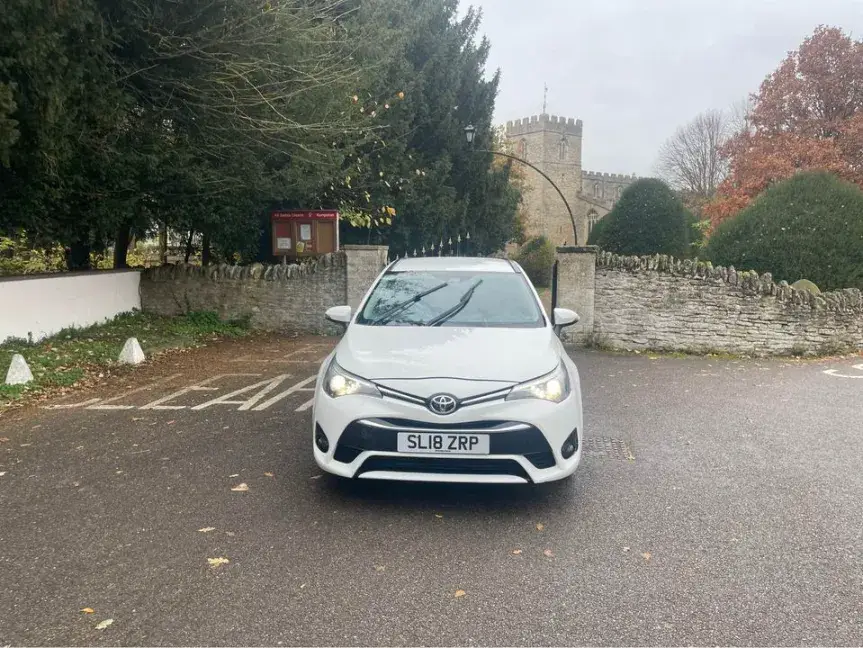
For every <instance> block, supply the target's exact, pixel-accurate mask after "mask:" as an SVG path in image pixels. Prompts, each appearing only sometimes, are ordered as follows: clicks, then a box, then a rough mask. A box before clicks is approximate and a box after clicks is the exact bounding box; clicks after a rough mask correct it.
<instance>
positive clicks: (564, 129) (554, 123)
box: [506, 113, 583, 137]
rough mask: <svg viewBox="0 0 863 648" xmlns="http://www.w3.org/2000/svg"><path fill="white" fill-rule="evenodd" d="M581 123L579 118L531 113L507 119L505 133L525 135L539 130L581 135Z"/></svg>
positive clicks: (509, 135) (510, 135)
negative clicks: (518, 117) (527, 115)
mask: <svg viewBox="0 0 863 648" xmlns="http://www.w3.org/2000/svg"><path fill="white" fill-rule="evenodd" d="M582 127H583V124H582V121H581V120H580V119H575V118H573V117H558V116H557V115H548V114H545V113H543V114H542V115H531V116H530V117H525V118H523V119H516V120H515V121H508V122H507V123H506V134H507V136H508V137H512V136H514V135H526V134H528V133H536V132H539V131H552V132H556V133H561V134H564V135H577V136H578V137H581V130H582Z"/></svg>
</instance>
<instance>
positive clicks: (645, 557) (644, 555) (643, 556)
mask: <svg viewBox="0 0 863 648" xmlns="http://www.w3.org/2000/svg"><path fill="white" fill-rule="evenodd" d="M641 557H642V558H644V559H645V560H650V552H649V551H645V552H644V553H643V554H641Z"/></svg>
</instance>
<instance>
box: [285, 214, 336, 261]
mask: <svg viewBox="0 0 863 648" xmlns="http://www.w3.org/2000/svg"><path fill="white" fill-rule="evenodd" d="M270 223H271V225H272V239H273V255H274V256H284V257H293V258H297V257H308V256H316V255H319V254H327V253H328V252H337V251H338V249H339V213H338V212H337V211H323V210H318V211H306V210H294V211H274V212H273V213H272V214H271V218H270Z"/></svg>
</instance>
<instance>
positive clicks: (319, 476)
mask: <svg viewBox="0 0 863 648" xmlns="http://www.w3.org/2000/svg"><path fill="white" fill-rule="evenodd" d="M321 477H323V475H315V476H314V477H309V479H320V478H321Z"/></svg>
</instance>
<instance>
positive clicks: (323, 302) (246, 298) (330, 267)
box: [141, 252, 347, 334]
mask: <svg viewBox="0 0 863 648" xmlns="http://www.w3.org/2000/svg"><path fill="white" fill-rule="evenodd" d="M346 303H347V259H346V253H344V252H336V253H333V254H327V255H324V256H322V257H319V258H317V259H315V260H314V261H309V262H306V263H303V264H301V265H298V264H288V265H263V264H260V263H254V264H252V265H249V266H232V265H227V264H219V265H211V266H207V267H201V266H193V265H185V264H178V265H166V266H160V267H157V268H150V269H148V270H145V271H144V273H143V275H142V277H141V308H142V309H143V310H144V311H149V312H152V313H158V314H160V315H180V314H182V313H186V312H189V311H201V310H214V311H216V312H218V313H219V316H220V317H222V318H223V319H241V318H249V320H250V325H251V326H252V328H254V329H260V330H265V331H285V332H296V333H323V334H337V333H339V332H340V329H339V328H338V327H337V326H336V325H334V324H331V323H330V322H328V321H327V320H326V318H325V317H324V312H325V311H326V309H327V308H329V307H330V306H339V305H342V304H346Z"/></svg>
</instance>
